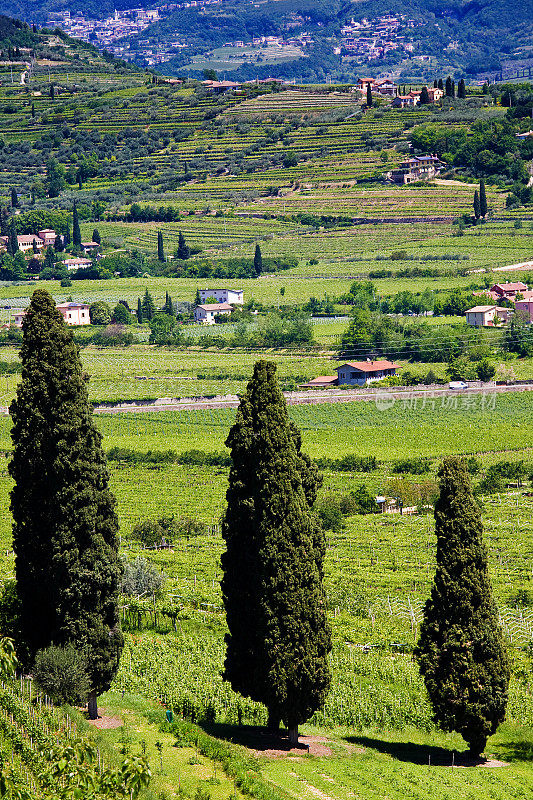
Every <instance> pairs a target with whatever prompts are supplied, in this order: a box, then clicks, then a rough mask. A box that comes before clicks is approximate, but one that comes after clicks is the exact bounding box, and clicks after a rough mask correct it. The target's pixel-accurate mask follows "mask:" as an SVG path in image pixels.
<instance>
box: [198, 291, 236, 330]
mask: <svg viewBox="0 0 533 800" xmlns="http://www.w3.org/2000/svg"><path fill="white" fill-rule="evenodd" d="M199 295H200V303H199V304H198V305H197V306H196V308H195V309H194V321H195V322H200V323H202V324H203V325H214V324H215V323H216V322H217V319H218V318H220V317H227V316H229V315H230V314H231V313H232V311H233V306H235V305H241V306H242V304H243V303H244V291H243V290H242V289H200V291H199ZM208 300H209V301H210V302H207V301H208Z"/></svg>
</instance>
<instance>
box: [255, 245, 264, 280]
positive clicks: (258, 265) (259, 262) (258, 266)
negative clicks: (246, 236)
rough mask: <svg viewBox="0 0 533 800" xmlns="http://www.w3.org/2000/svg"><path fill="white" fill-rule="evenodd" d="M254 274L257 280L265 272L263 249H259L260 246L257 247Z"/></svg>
mask: <svg viewBox="0 0 533 800" xmlns="http://www.w3.org/2000/svg"><path fill="white" fill-rule="evenodd" d="M254 272H255V275H256V277H257V278H258V277H259V276H260V275H261V273H262V272H263V256H262V255H261V248H260V247H259V244H256V245H255V253H254Z"/></svg>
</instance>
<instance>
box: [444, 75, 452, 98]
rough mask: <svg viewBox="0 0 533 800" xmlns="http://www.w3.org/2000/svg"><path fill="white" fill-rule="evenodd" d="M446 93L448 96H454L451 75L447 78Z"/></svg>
mask: <svg viewBox="0 0 533 800" xmlns="http://www.w3.org/2000/svg"><path fill="white" fill-rule="evenodd" d="M444 94H445V95H446V97H453V92H452V79H451V76H450V75H448V77H447V78H446V88H445V89H444Z"/></svg>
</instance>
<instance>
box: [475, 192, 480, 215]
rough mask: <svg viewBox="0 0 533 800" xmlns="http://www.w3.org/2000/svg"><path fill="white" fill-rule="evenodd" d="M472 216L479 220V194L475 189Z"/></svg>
mask: <svg viewBox="0 0 533 800" xmlns="http://www.w3.org/2000/svg"><path fill="white" fill-rule="evenodd" d="M474 216H475V218H476V219H479V218H480V216H481V204H480V202H479V192H478V190H477V189H476V191H475V192H474Z"/></svg>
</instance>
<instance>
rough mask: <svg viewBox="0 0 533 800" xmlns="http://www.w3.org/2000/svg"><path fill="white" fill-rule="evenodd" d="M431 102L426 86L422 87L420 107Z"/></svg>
mask: <svg viewBox="0 0 533 800" xmlns="http://www.w3.org/2000/svg"><path fill="white" fill-rule="evenodd" d="M430 102H431V100H430V99H429V92H428V87H427V86H422V91H421V92H420V105H421V106H427V105H429V104H430Z"/></svg>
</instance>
